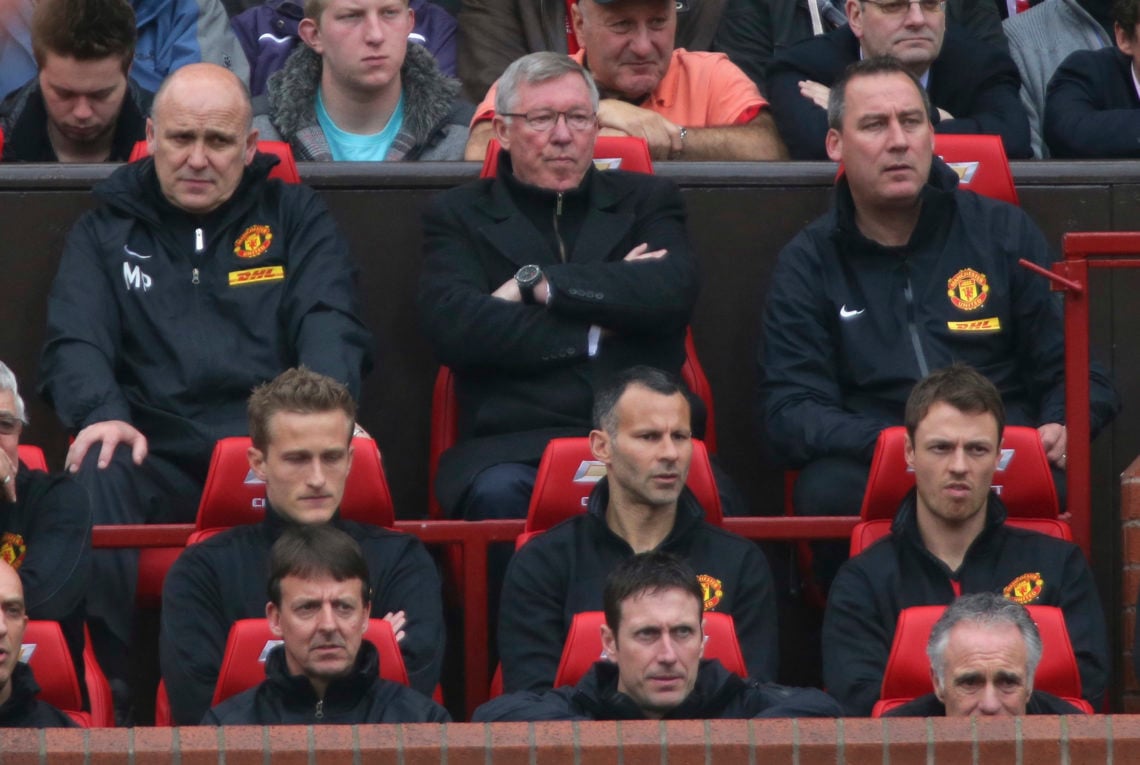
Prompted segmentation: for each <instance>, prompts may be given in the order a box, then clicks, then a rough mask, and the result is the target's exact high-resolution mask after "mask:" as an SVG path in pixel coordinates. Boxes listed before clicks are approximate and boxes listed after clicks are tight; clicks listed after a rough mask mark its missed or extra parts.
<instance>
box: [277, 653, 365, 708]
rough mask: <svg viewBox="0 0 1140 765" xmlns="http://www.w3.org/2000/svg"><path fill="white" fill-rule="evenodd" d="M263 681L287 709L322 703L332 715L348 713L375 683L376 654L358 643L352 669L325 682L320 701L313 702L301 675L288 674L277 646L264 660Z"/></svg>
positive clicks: (314, 697)
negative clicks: (275, 692)
mask: <svg viewBox="0 0 1140 765" xmlns="http://www.w3.org/2000/svg"><path fill="white" fill-rule="evenodd" d="M265 677H266V682H268V683H270V684H271V685H273V686H274V687H275V688H277V689H278V690H279V691H280V692H281V696H282V698H284V699H285V701H286V703H287V704H288V705H289V706H293V707H296V708H308V707H312V706H314V705H315V704H316V703H317V702H318V701H322V700H323V701H324V702H325V708H326V710H329V711H332V712H336V711H337V710H341V709H351V708H352V707H354V706H355V705H356V704H358V703H359V702H360V700H361V698H363V697H364V695H365V694H366V693H367V692H368V690H369V689H370V688H371V687H372V686H373V685H374V684H376V683H377V682H379V680H380V652H379V651H377V650H376V646H374V645H372V643H370V642H369V641H367V640H362V641H361V642H360V650H359V651H358V652H357V654H356V661H355V662H353V665H352V669H350V670H349V671H348V674H347V675H345V676H343V677H338V678H334V679H333V680H331V681H330V682H329V685H328V688H326V689H325V697H324V699H319V698H317V692H316V690H315V689H314V688H313V684H312V683H311V682H309V678H307V677H306V676H305V675H293V674H290V673H289V665H288V663H287V662H286V661H285V646H284V645H279V646H277V647H276V648H274V649H273V650H272V651H270V652H269V657H268V658H267V659H266V660H265ZM327 713H328V712H326V714H327Z"/></svg>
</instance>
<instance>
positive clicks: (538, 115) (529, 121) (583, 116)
mask: <svg viewBox="0 0 1140 765" xmlns="http://www.w3.org/2000/svg"><path fill="white" fill-rule="evenodd" d="M502 116H504V117H522V118H523V119H524V120H526V126H527V127H529V128H530V129H531V130H533V131H535V132H537V133H545V132H547V131H548V130H550V129H552V128H553V127H554V126H555V125H557V124H558V118H559V117H565V118H566V127H568V128H570V129H571V130H577V131H582V130H589V129H590V128H592V127H593V126H594V125H596V124H597V121H598V114H597V112H579V111H575V112H556V111H551V110H548V109H543V110H542V111H537V112H527V113H526V114H519V113H514V114H509V113H508V114H503V115H502Z"/></svg>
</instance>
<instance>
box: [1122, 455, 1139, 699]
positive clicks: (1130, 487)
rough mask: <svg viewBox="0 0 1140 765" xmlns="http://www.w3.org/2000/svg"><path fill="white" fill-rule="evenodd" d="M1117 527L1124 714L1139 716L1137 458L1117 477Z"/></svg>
mask: <svg viewBox="0 0 1140 765" xmlns="http://www.w3.org/2000/svg"><path fill="white" fill-rule="evenodd" d="M1120 525H1121V527H1122V528H1121V534H1122V536H1123V537H1124V550H1123V554H1122V556H1121V557H1122V558H1123V571H1122V573H1121V577H1122V578H1123V581H1122V582H1121V588H1120V591H1121V593H1122V595H1121V607H1122V609H1123V614H1122V615H1121V619H1120V621H1121V629H1122V630H1123V632H1124V639H1123V646H1124V661H1123V662H1121V664H1122V666H1123V671H1124V698H1123V711H1125V712H1128V713H1129V714H1136V713H1140V686H1138V685H1137V683H1136V673H1135V672H1134V671H1133V662H1134V661H1135V658H1134V657H1133V656H1132V636H1133V634H1134V633H1135V630H1136V596H1137V594H1138V592H1140V457H1137V458H1136V459H1135V460H1133V461H1132V464H1131V465H1129V466H1128V468H1127V469H1126V470H1125V471H1124V473H1123V474H1121V476H1120Z"/></svg>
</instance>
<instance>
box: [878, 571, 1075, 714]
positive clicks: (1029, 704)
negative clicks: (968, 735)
mask: <svg viewBox="0 0 1140 765" xmlns="http://www.w3.org/2000/svg"><path fill="white" fill-rule="evenodd" d="M1041 651H1042V645H1041V634H1040V633H1039V632H1038V631H1037V625H1036V624H1034V623H1033V616H1032V615H1031V614H1030V613H1029V611H1027V610H1026V608H1025V606H1023V605H1021V604H1019V603H1017V602H1015V601H1012V600H1008V599H1006V598H1005V597H1004V596H1002V595H999V594H997V593H996V592H976V593H974V594H972V595H963V596H962V597H960V598H958V599H957V600H955V601H954V602H953V603H951V604H950V605H949V606H948V607H947V609H946V611H945V612H944V613H943V614H942V616H941V617H939V619H938V621H937V622H935V623H934V628H933V629H931V630H930V640H929V641H928V642H927V646H926V655H927V656H928V657H929V658H930V678H931V680H932V681H933V682H934V693H928V694H926V695H925V696H919V697H918V698H917V699H914V700H913V701H910V702H908V703H906V704H903V705H902V706H899V707H896V708H895V709H892V710H890V711H889V712H887V713H886V714H884V715H883V716H884V717H942V716H944V715H945V716H946V717H970V716H972V715H978V716H985V717H992V716H995V715H1004V716H1013V717H1022V716H1024V715H1077V714H1083V712H1082V711H1081V710H1080V709H1077V708H1076V707H1075V706H1073V705H1072V704H1070V703H1069V702H1067V701H1065V700H1064V699H1059V698H1057V697H1056V696H1054V695H1053V694H1051V693H1045V692H1044V691H1035V690H1033V681H1034V675H1035V674H1036V672H1037V666H1038V664H1040V662H1041Z"/></svg>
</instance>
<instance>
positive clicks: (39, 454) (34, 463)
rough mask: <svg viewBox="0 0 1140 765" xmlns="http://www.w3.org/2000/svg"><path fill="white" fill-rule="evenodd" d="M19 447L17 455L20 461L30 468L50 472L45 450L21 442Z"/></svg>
mask: <svg viewBox="0 0 1140 765" xmlns="http://www.w3.org/2000/svg"><path fill="white" fill-rule="evenodd" d="M16 449H17V452H18V453H17V455H16V456H17V457H19V459H20V462H23V463H24V464H25V465H27V466H28V469H29V470H42V471H44V472H45V473H46V472H48V466H47V459H46V458H45V457H44V450H43V449H41V448H40V447H38V446H32V445H31V444H20V445H19V446H18V447H16Z"/></svg>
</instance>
